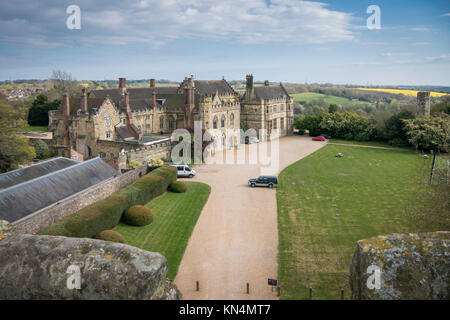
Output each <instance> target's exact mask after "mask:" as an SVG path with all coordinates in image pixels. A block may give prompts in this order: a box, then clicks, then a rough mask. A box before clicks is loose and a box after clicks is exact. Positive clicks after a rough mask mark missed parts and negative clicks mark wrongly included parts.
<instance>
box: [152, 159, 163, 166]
mask: <svg viewBox="0 0 450 320" xmlns="http://www.w3.org/2000/svg"><path fill="white" fill-rule="evenodd" d="M150 163H151V165H152V167H161V166H163V165H164V161H162V159H151V160H150Z"/></svg>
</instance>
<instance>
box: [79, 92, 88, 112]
mask: <svg viewBox="0 0 450 320" xmlns="http://www.w3.org/2000/svg"><path fill="white" fill-rule="evenodd" d="M81 92H82V93H83V98H82V100H81V111H82V112H83V113H84V114H87V113H88V108H87V105H88V103H87V89H86V88H83V89H81Z"/></svg>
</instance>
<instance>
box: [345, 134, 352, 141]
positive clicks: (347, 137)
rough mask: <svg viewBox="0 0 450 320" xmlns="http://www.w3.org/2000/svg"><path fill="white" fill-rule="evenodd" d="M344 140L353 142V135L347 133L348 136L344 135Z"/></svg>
mask: <svg viewBox="0 0 450 320" xmlns="http://www.w3.org/2000/svg"><path fill="white" fill-rule="evenodd" d="M344 139H345V140H353V135H352V134H351V133H347V134H346V135H344Z"/></svg>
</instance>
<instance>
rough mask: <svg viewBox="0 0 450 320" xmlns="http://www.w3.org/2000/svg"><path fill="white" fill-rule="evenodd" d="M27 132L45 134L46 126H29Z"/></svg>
mask: <svg viewBox="0 0 450 320" xmlns="http://www.w3.org/2000/svg"><path fill="white" fill-rule="evenodd" d="M28 131H30V132H46V131H47V127H46V126H29V128H28Z"/></svg>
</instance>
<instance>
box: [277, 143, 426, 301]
mask: <svg viewBox="0 0 450 320" xmlns="http://www.w3.org/2000/svg"><path fill="white" fill-rule="evenodd" d="M339 152H342V153H343V154H344V155H345V156H344V157H343V158H336V157H335V155H336V154H337V153H339ZM423 161H427V163H426V165H428V163H431V160H430V159H427V160H424V159H421V158H420V157H419V156H417V155H416V154H415V153H414V152H408V151H392V150H383V149H369V148H359V147H350V146H337V145H327V146H325V147H324V148H322V149H320V150H318V151H316V152H315V153H313V154H311V155H310V156H308V157H306V158H304V159H302V160H300V161H298V162H296V163H294V164H293V165H291V166H289V167H288V168H286V169H285V170H283V171H282V172H281V174H280V176H279V180H280V184H279V187H278V190H277V202H278V223H279V279H280V284H281V287H282V297H281V298H282V299H307V298H308V292H309V290H308V288H309V287H312V288H313V299H340V290H341V288H343V289H344V293H345V298H346V299H348V298H349V296H350V289H349V267H350V263H351V260H352V257H353V253H354V249H355V246H356V241H357V240H360V239H364V238H369V237H373V236H377V235H382V234H389V233H394V232H408V231H412V230H410V229H411V228H410V226H409V224H408V223H407V222H406V219H405V218H404V216H403V215H402V213H403V211H402V210H404V207H405V204H406V203H407V202H408V201H409V198H410V197H411V195H412V193H413V191H414V189H413V188H414V184H413V183H411V181H412V178H413V177H414V175H415V172H416V170H417V168H418V167H419V166H420V164H423Z"/></svg>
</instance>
